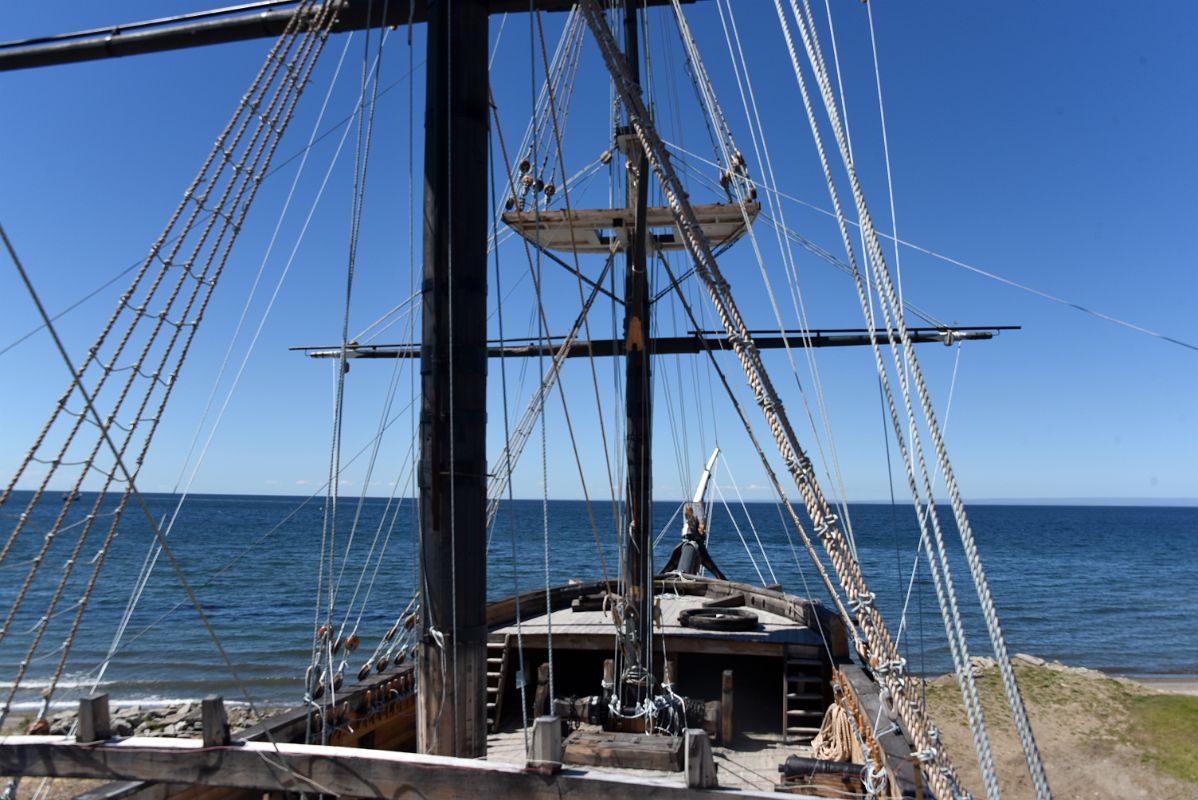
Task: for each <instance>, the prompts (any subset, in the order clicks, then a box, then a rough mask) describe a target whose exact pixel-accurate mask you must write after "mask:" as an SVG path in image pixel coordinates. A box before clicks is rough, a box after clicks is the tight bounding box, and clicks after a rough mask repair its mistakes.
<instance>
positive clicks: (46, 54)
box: [0, 0, 695, 72]
mask: <svg viewBox="0 0 1198 800" xmlns="http://www.w3.org/2000/svg"><path fill="white" fill-rule="evenodd" d="M694 1H695V0H682V2H683V3H693V2H694ZM669 2H671V0H638V5H650V6H655V5H668V4H669ZM573 5H574V2H573V0H534V2H533V3H531V4H530V3H529V2H528V0H523V2H521V0H491V2H490V3H489V9H490V13H492V14H504V13H509V12H511V13H515V12H520V11H528V10H529V9H530V8H533V7H535V8H536V9H537V10H539V11H568V10H570V8H572V7H573ZM296 7H297V4H296V3H295V2H287V1H286V0H282V1H280V0H265V1H264V2H256V3H245V4H243V5H239V6H230V7H228V8H218V9H212V10H210V11H200V12H194V13H191V14H183V15H180V16H175V17H165V18H162V19H154V20H145V21H141V22H130V23H125V24H121V25H117V24H114V25H112V26H110V27H106V28H96V29H93V30H87V31H78V32H75V33H65V34H59V35H56V36H45V37H39V38H36V39H25V40H22V41H16V42H4V43H0V72H4V71H7V70H16V69H30V68H33V67H48V66H53V65H55V64H72V63H77V62H80V61H95V60H97V59H102V58H119V57H121V56H132V55H140V54H143V53H157V52H162V51H165V50H182V49H184V48H188V47H201V46H204V45H210V44H224V43H226V42H242V41H246V40H248V39H262V38H273V37H275V36H278V35H279V34H281V33H283V31H284V30H285V29H286V27H287V23H288V22H289V21H290V20H291V18H292V16H294V14H295V11H296ZM318 8H319V6H317V9H318ZM317 9H312V10H310V11H307V12H305V13H307V14H309V16H311V15H313V14H315V13H316V10H317ZM427 19H428V2H427V0H412V2H410V3H409V2H394V3H384V2H378V0H343V1H342V6H341V8H340V10H339V11H338V12H337V20H336V22H334V23H333V27H332V31H333V32H334V33H339V32H342V31H352V30H359V29H362V28H378V27H383V26H387V27H396V26H401V25H408V24H410V23H417V22H425V21H426V20H427ZM306 29H307V26H306V25H305V26H301V30H306Z"/></svg>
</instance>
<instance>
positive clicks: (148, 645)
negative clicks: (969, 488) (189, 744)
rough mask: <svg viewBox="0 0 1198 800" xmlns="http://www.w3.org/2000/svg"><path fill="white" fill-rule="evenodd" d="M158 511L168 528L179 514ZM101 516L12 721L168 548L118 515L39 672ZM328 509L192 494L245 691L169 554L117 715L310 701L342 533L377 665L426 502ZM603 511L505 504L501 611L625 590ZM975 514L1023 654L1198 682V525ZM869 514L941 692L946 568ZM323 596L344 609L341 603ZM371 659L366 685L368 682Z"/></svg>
mask: <svg viewBox="0 0 1198 800" xmlns="http://www.w3.org/2000/svg"><path fill="white" fill-rule="evenodd" d="M29 497H30V495H29V494H28V493H20V492H18V493H16V494H15V495H14V496H13V497H12V498H11V500H10V501H9V503H8V504H6V506H5V507H4V508H2V509H0V520H2V521H3V527H2V528H0V536H2V537H3V539H4V540H6V539H8V537H9V534H10V533H11V531H12V529H13V526H14V525H15V524H16V520H17V518H18V516H19V515H20V514H21V513H22V512H23V511H24V509H25V505H26V503H27V502H28V500H29ZM146 499H147V502H148V504H149V510H150V511H151V513H152V514H153V516H154V517H155V518H156V519H157V520H159V521H160V524H163V526H164V527H165V523H166V521H167V520H169V519H170V517H171V516H172V514H173V513H174V511H175V508H176V505H177V498H175V497H173V496H169V495H147V496H146ZM94 501H95V496H94V495H89V494H87V493H84V495H82V497H80V498H79V499H78V500H76V502H75V503H74V504H73V505H72V507H71V509H70V511H69V512H68V516H67V518H66V525H65V526H64V530H63V531H62V532H61V533H60V534H59V535H58V536H57V537H56V538H55V539H54V540H53V541H52V542H51V543H50V544H49V546H48V550H47V553H46V555H45V557H44V559H43V560H42V561H41V562H40V567H39V569H38V570H37V571H36V573H35V575H34V578H33V580H32V582H31V583H30V584H29V588H28V590H27V591H26V594H25V598H24V600H23V602H22V603H21V605H20V607H19V608H18V610H17V613H16V614H15V615H14V616H13V618H12V621H11V623H9V625H8V631H7V634H6V635H5V637H4V639H3V640H2V641H0V704H2V700H3V698H4V697H7V696H8V695H9V693H10V692H11V691H12V688H13V681H14V677H15V675H16V673H17V671H18V668H19V665H20V664H21V663H22V662H23V661H26V660H27V659H28V665H27V667H26V674H25V677H24V679H23V680H22V682H21V685H20V686H19V687H18V688H17V691H16V692H15V693H14V698H13V700H14V703H13V706H14V708H15V709H28V708H31V707H33V706H35V705H36V704H37V703H38V702H39V696H40V694H39V693H40V692H41V690H42V689H43V688H44V687H45V686H46V684H47V680H48V679H49V677H50V676H51V675H52V674H53V673H54V671H55V669H56V667H57V664H58V662H59V660H60V659H61V657H62V654H63V649H64V648H63V645H64V642H65V641H67V639H68V637H69V633H70V629H71V627H72V624H73V622H74V620H75V617H76V612H77V610H78V608H79V600H80V598H81V597H82V596H83V595H84V594H85V593H86V591H87V584H88V582H89V580H90V578H91V577H92V575H93V574H96V575H97V576H98V577H97V580H96V581H95V585H94V589H93V590H92V591H91V593H90V598H89V602H88V604H87V606H86V609H85V611H84V612H83V614H82V617H81V619H80V620H79V624H78V626H77V630H76V633H75V636H74V638H73V641H72V645H71V647H70V649H69V653H68V657H67V659H66V662H65V667H64V669H63V673H62V677H61V678H60V681H59V685H58V690H57V692H56V693H55V695H54V699H55V702H56V703H59V702H61V703H68V702H71V701H72V699H73V698H75V697H78V696H79V694H81V693H85V692H87V691H89V690H91V688H92V687H93V686H94V685H96V681H97V679H98V678H99V677H100V676H101V671H100V670H101V665H102V664H104V662H105V660H106V654H107V653H108V652H109V650H110V649H111V648H112V646H113V642H114V636H115V634H116V633H117V631H118V629H119V628H120V626H121V622H122V620H123V619H124V618H125V617H126V609H127V608H128V606H129V600H130V594H131V592H132V590H133V588H134V586H135V584H136V579H137V576H138V574H139V572H140V571H141V570H142V567H143V564H144V563H145V560H146V557H147V552H148V551H149V549H150V547H151V545H152V544H153V542H154V537H153V534H152V533H151V530H150V528H149V526H148V525H147V523H146V521H145V517H144V515H143V512H142V510H141V509H140V508H139V507H136V506H131V507H130V508H128V509H126V511H125V513H124V516H123V518H122V519H121V521H120V523H119V524H118V525H117V527H116V534H115V536H114V538H113V539H112V541H111V545H110V547H109V548H108V551H107V553H106V554H105V556H104V558H103V560H102V563H100V559H98V558H97V553H98V551H99V546H100V544H101V542H102V541H103V539H104V538H105V536H106V535H107V534H108V532H109V530H110V528H111V526H112V522H113V520H114V516H113V513H112V512H113V511H114V510H115V502H114V501H112V500H108V501H106V502H105V503H103V504H101V506H100V508H99V510H98V511H97V513H96V519H95V523H94V526H93V528H92V530H91V532H90V533H89V536H88V538H87V539H86V541H85V542H84V543H83V546H82V548H81V549H80V550H79V554H78V557H77V558H76V559H75V562H74V569H73V571H72V572H71V574H70V576H69V578H68V579H67V580H66V582H65V584H64V585H63V590H62V593H61V597H60V599H59V601H58V603H57V605H56V606H55V609H54V612H53V614H52V615H51V616H50V618H49V620H48V622H47V623H46V625H45V632H44V635H43V636H42V637H41V641H40V643H39V645H38V647H36V648H35V649H34V650H33V651H32V653H31V654H30V645H31V643H32V641H33V639H34V637H35V635H36V631H37V629H38V628H39V626H40V621H41V620H42V618H43V617H44V616H45V615H46V613H47V609H48V606H49V603H50V601H51V599H52V598H53V596H54V593H55V591H56V589H57V587H58V586H59V584H60V583H61V582H62V579H63V576H64V564H65V563H67V562H68V560H69V558H70V554H71V552H72V550H73V549H74V548H75V547H76V546H77V542H78V538H79V534H80V532H81V531H82V530H83V528H84V524H83V520H84V518H85V516H86V515H87V514H88V513H89V511H90V510H91V507H92V505H93V503H94ZM60 503H61V497H59V496H55V497H52V498H45V499H44V500H43V502H42V503H41V504H39V507H38V508H37V509H36V510H35V512H34V513H33V514H32V515H31V517H30V519H29V522H28V524H27V526H26V528H25V530H24V532H23V533H22V534H21V535H20V536H19V537H18V538H17V539H16V540H15V543H14V545H13V547H12V549H11V552H9V553H8V555H7V557H6V559H5V560H4V562H3V563H2V564H0V613H3V614H4V615H5V616H8V615H9V612H10V609H11V608H12V605H13V602H14V599H15V598H16V597H17V596H18V593H19V592H20V591H21V588H22V586H23V584H24V582H25V580H26V576H27V575H28V574H29V572H30V569H31V566H32V562H33V559H34V558H35V556H36V555H37V552H38V550H39V549H40V548H42V547H43V546H44V545H45V533H46V531H48V530H49V529H50V527H51V524H52V522H53V519H54V518H55V517H56V516H57V514H58V512H59V511H60V510H61V505H60ZM677 509H678V505H677V504H676V503H658V504H656V505H655V508H654V522H655V526H656V527H657V528H658V530H659V531H662V533H661V538H660V540H659V542H658V545H657V547H656V549H655V557H656V559H657V563H659V564H661V563H664V561H665V559H666V557H667V556H668V554H669V552H670V549H671V548H672V547H673V546H674V544H675V542H676V541H677V539H678V531H679V528H680V522H679V520H678V519H675V520H674V521H673V522H672V523H670V524H669V526H668V527H666V522H667V520H669V519H670V517H671V515H673V514H674V513H675V512H676V511H677ZM325 511H326V509H325V499H324V498H323V497H316V498H309V499H305V498H302V497H251V496H217V495H198V496H191V497H188V498H187V500H186V502H185V503H184V504H183V505H182V507H181V510H180V511H179V513H178V515H177V518H176V520H175V522H174V525H173V526H172V527H171V530H170V536H169V539H168V541H169V543H170V546H171V549H172V550H173V553H174V556H175V558H176V559H177V563H178V567H179V571H180V572H181V573H182V575H183V577H184V578H185V579H186V581H187V583H188V584H189V586H190V587H191V588H192V590H193V591H194V593H195V596H196V597H197V598H198V600H199V602H200V604H201V605H202V607H203V610H204V614H205V615H206V616H207V619H208V621H209V623H210V624H211V626H212V630H213V632H214V633H215V635H216V637H217V638H218V639H219V641H220V643H221V646H222V647H223V649H224V651H225V653H226V655H227V658H228V660H229V661H231V662H232V663H233V664H234V666H235V668H236V672H237V678H236V679H234V678H233V677H232V676H231V674H230V669H229V667H228V665H227V662H226V660H225V657H222V656H221V655H220V654H219V651H218V649H217V647H216V645H215V644H214V642H213V639H212V636H211V635H210V633H209V632H208V630H207V628H206V627H205V626H204V625H203V624H202V622H201V619H200V616H199V614H198V613H197V612H196V610H195V608H194V606H193V604H192V603H191V602H190V600H189V599H188V596H187V594H185V592H184V591H183V589H182V584H181V582H180V577H179V574H178V573H177V572H176V571H175V570H174V569H173V568H172V566H171V564H170V563H169V562H168V560H167V559H166V558H165V557H163V558H159V560H158V561H157V563H156V565H155V567H154V570H153V572H152V573H151V575H150V578H149V580H148V581H147V582H146V585H145V590H144V592H143V593H142V595H141V597H140V600H139V602H138V604H137V606H136V608H135V610H134V611H133V612H132V613H131V614H129V615H128V618H127V619H126V620H125V623H126V624H125V625H124V628H123V634H122V636H121V637H120V639H119V641H118V646H117V647H116V648H115V652H114V654H113V656H112V658H111V659H109V660H108V664H107V668H106V669H104V671H103V673H102V680H100V682H99V686H100V688H101V689H102V690H103V691H107V692H109V693H110V694H111V695H112V696H113V698H114V700H115V701H117V702H133V701H139V702H143V703H166V702H171V701H173V700H177V699H182V698H195V697H201V696H204V695H207V694H212V693H216V694H222V695H225V696H226V697H228V698H230V699H231V700H237V699H241V698H244V697H245V696H246V693H247V692H248V694H249V695H250V696H252V697H253V698H254V700H255V701H256V702H261V703H264V704H268V705H282V704H290V703H294V702H296V701H298V700H299V698H300V695H301V693H302V684H303V675H304V671H305V669H306V667H307V666H308V663H309V658H310V652H311V646H312V640H313V634H314V630H315V627H316V624H317V623H316V619H317V604H318V598H317V591H316V584H317V580H318V574H319V572H320V567H321V564H322V559H321V552H322V532H323V537H324V541H325V543H326V544H327V545H329V547H328V549H331V550H332V551H333V552H334V553H335V557H334V558H333V559H332V563H331V566H330V564H329V563H328V560H327V556H326V560H325V562H324V565H325V586H326V589H327V586H328V578H327V575H328V574H329V572H330V570H331V573H332V574H333V575H334V578H335V582H336V584H337V585H338V586H339V587H340V588H339V590H338V600H337V604H336V607H335V611H334V614H333V619H334V620H335V621H336V622H337V623H338V626H340V623H341V622H342V621H343V620H344V621H346V625H347V628H348V627H353V624H354V623H355V622H357V631H358V633H359V635H360V637H361V640H362V645H361V648H360V651H359V652H358V653H356V654H355V655H356V656H357V657H358V659H359V660H361V659H362V658H364V656H363V655H362V654H365V653H370V652H372V651H373V649H374V645H375V644H376V643H377V642H378V641H379V639H380V637H382V636H383V634H384V633H385V632H386V631H387V629H388V628H389V627H391V626H392V625H393V624H394V623H395V621H396V620H397V619H398V618H400V615H401V614H402V612H403V609H404V608H405V606H406V605H407V604H408V602H409V600H410V599H411V598H412V595H413V589H414V587H415V585H416V584H415V580H416V550H415V539H414V536H413V523H414V521H415V504H414V503H413V502H412V500H411V499H405V500H403V501H402V502H400V501H398V500H395V501H388V500H387V499H383V498H370V499H366V500H365V501H364V502H363V503H362V505H361V507H360V508H359V507H358V500H357V498H341V499H340V501H339V502H338V505H337V525H336V530H335V535H330V533H329V526H328V525H327V523H326V513H325ZM591 512H592V513H588V510H587V507H586V505H585V504H584V503H582V502H580V501H552V502H550V503H548V505H547V507H545V506H543V505H542V503H541V502H540V501H534V500H518V501H515V503H514V504H512V505H510V506H509V505H505V506H503V507H502V508H501V511H500V513H499V515H498V517H497V519H496V522H495V525H494V527H493V530H492V539H491V542H490V545H489V551H488V552H489V556H488V572H489V575H488V586H487V591H488V595H489V596H490V597H492V598H498V597H502V596H505V595H509V594H511V593H512V592H513V589H515V588H517V587H518V588H519V589H520V590H521V591H528V590H530V589H534V588H538V587H541V586H543V585H544V583H545V574H546V569H547V570H548V575H549V579H550V581H551V582H553V583H559V582H565V581H567V580H569V579H581V580H589V579H596V578H600V577H602V574H603V570H604V569H606V570H607V572H608V573H609V574H610V575H611V576H612V577H613V578H614V577H615V575H616V574H617V572H618V556H617V552H616V545H615V538H614V534H613V532H612V530H613V526H612V508H611V505H610V503H609V504H607V505H604V504H601V503H596V504H594V505H593V507H592V509H591ZM969 512H970V519H971V522H972V526H973V529H974V532H975V535H976V537H977V541H978V545H979V550H980V552H981V556H982V560H983V563H984V565H985V569H986V572H987V575H988V577H989V579H990V585H991V588H992V590H993V594H994V597H995V600H996V603H997V606H998V610H999V617H1000V620H1001V622H1002V626H1003V630H1004V632H1005V635H1006V639H1007V643H1008V647H1009V649H1010V651H1011V652H1012V653H1015V652H1027V653H1032V654H1035V655H1038V656H1041V657H1043V658H1048V659H1059V660H1061V661H1063V662H1065V663H1068V664H1072V665H1078V666H1087V667H1092V668H1095V669H1100V670H1104V671H1107V672H1111V673H1118V674H1127V675H1137V676H1147V675H1165V676H1168V675H1174V676H1180V675H1193V674H1198V627H1196V626H1195V622H1196V621H1198V508H1176V507H1175V508H1145V507H1127V508H1122V507H1075V506H1039V505H1038V506H1017V505H975V506H972V507H971V508H970V510H969ZM712 513H713V516H712V520H711V524H710V548H711V552H712V555H713V556H714V558H715V560H716V562H717V563H718V564H719V565H720V567H721V568H722V569H723V570H724V572H725V573H726V574H727V575H728V576H729V577H730V578H734V579H738V580H743V581H747V582H750V583H755V584H760V583H762V582H763V581H764V582H765V583H774V582H777V583H781V584H782V585H783V587H784V588H785V589H786V590H787V591H789V592H792V593H795V594H799V595H805V596H809V597H813V598H817V599H819V598H821V597H822V596H823V588H822V586H821V584H820V583H819V580H818V578H817V577H816V575H815V571H814V569H813V568H812V566H811V564H810V562H809V561H807V558H806V555H805V553H804V551H803V550H802V549H801V548H800V547H799V546H798V543H797V541H796V542H795V548H796V550H794V551H792V548H791V544H790V541H789V540H788V532H787V529H786V527H784V526H783V524H782V520H781V518H780V515H779V513H778V509H777V507H776V506H774V505H772V504H764V503H759V504H757V503H750V504H748V505H747V506H739V505H738V506H736V507H734V508H723V507H715V508H714V509H713V512H712ZM849 516H850V517H851V520H852V528H853V534H854V539H855V542H856V547H857V550H858V555H859V559H860V562H861V564H862V568H863V571H864V573H865V576H866V579H867V580H868V582H869V583H870V586H871V588H872V589H873V591H874V592H875V593H876V594H877V597H878V605H879V607H880V608H881V610H882V612H883V614H884V615H885V617H886V618H887V620H888V621H889V624H890V626H891V632H892V634H897V631H898V628H899V625H900V619H902V609H903V606H904V602H905V601H906V602H907V613H906V618H905V619H906V622H905V626H904V631H903V634H902V639H901V648H902V650H903V651H904V653H905V655H906V657H907V659H908V662H909V663H910V665H911V667H912V668H913V669H914V670H915V671H917V672H922V673H929V674H931V673H939V672H944V671H948V670H949V669H950V668H951V662H950V660H949V655H948V650H947V647H946V645H945V639H944V625H943V623H942V621H941V618H940V614H939V610H938V607H937V604H936V598H935V593H934V591H933V589H932V586H931V582H930V580H929V579H928V576H927V570H926V565H925V568H922V569H919V570H918V572H917V573H916V575H915V580H914V581H913V582H911V581H910V578H911V572H912V568H913V566H914V563H915V555H916V545H917V527H916V518H915V515H914V512H913V511H912V510H911V509H910V508H909V507H901V506H900V507H892V506H890V505H885V504H879V505H872V504H863V505H853V506H850V507H849ZM592 518H593V519H594V524H593V525H592ZM355 521H356V524H355ZM945 522H946V526H947V529H948V530H947V533H948V534H949V547H950V550H951V551H952V553H953V554H954V558H955V560H954V561H953V563H952V569H953V577H954V580H955V581H956V587H957V594H958V598H959V599H960V601H961V603H962V607H963V610H964V616H965V621H966V627H967V631H968V632H969V634H970V639H969V642H970V650H971V654H973V655H988V654H990V648H989V642H988V640H987V637H986V635H985V631H984V628H983V627H982V622H981V616H980V612H979V610H978V603H977V596H976V593H975V592H974V589H973V587H972V583H971V582H970V579H969V572H968V569H967V567H966V565H965V562H964V559H963V556H962V555H961V545H960V540H959V538H958V537H957V536H956V533H955V529H954V528H953V527H952V524H951V521H949V520H947V519H946V520H945ZM351 531H352V535H351ZM790 535H791V536H793V531H791V532H790ZM742 536H743V542H742ZM546 537H548V552H549V555H548V566H547V567H546V558H545V542H546ZM596 539H598V541H599V542H600V544H601V545H602V547H601V549H600V548H599V547H597V545H596ZM758 540H760V544H759V543H758ZM326 552H327V550H326ZM372 552H373V557H372V556H371V555H370V554H371V553H372ZM600 552H602V558H601V557H600ZM796 552H797V556H798V557H797V558H796V557H795V553H796ZM97 567H99V569H98V572H97V571H96V570H97ZM908 587H910V589H909V591H908ZM322 598H323V599H322V600H321V601H320V602H321V603H327V599H328V598H327V591H326V592H325V593H323V594H322ZM351 599H352V601H353V602H352V604H351V602H350V601H351ZM321 613H322V615H323V612H321ZM353 658H354V657H353V656H351V658H350V663H349V665H348V668H347V674H350V675H352V674H353V673H354V672H356V671H357V668H358V666H359V665H358V664H357V663H356V662H355V661H354V660H353Z"/></svg>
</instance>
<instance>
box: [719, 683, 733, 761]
mask: <svg viewBox="0 0 1198 800" xmlns="http://www.w3.org/2000/svg"><path fill="white" fill-rule="evenodd" d="M720 742H721V743H722V744H723V745H724V746H725V747H727V746H729V745H731V744H732V670H730V669H726V670H724V680H723V687H722V691H721V692H720Z"/></svg>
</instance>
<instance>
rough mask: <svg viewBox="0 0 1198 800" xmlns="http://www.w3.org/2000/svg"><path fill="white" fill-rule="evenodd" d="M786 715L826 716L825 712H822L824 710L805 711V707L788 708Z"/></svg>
mask: <svg viewBox="0 0 1198 800" xmlns="http://www.w3.org/2000/svg"><path fill="white" fill-rule="evenodd" d="M786 716H788V717H821V718H822V717H823V716H824V712H822V711H805V710H803V709H798V708H788V709H787V710H786Z"/></svg>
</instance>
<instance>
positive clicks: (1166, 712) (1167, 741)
mask: <svg viewBox="0 0 1198 800" xmlns="http://www.w3.org/2000/svg"><path fill="white" fill-rule="evenodd" d="M1128 710H1129V712H1130V716H1131V720H1132V724H1131V726H1129V728H1130V730H1129V733H1130V734H1131V738H1132V741H1131V742H1129V744H1133V745H1135V746H1137V747H1138V748H1142V753H1143V759H1144V761H1145V762H1146V763H1148V764H1151V765H1153V766H1154V767H1156V768H1157V769H1158V770H1160V771H1161V772H1163V773H1165V774H1166V775H1169V776H1171V777H1174V778H1177V779H1179V780H1183V781H1188V782H1190V783H1198V697H1185V696H1181V695H1171V694H1163V695H1147V696H1143V697H1134V698H1131V702H1130V703H1129V709H1128Z"/></svg>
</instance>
